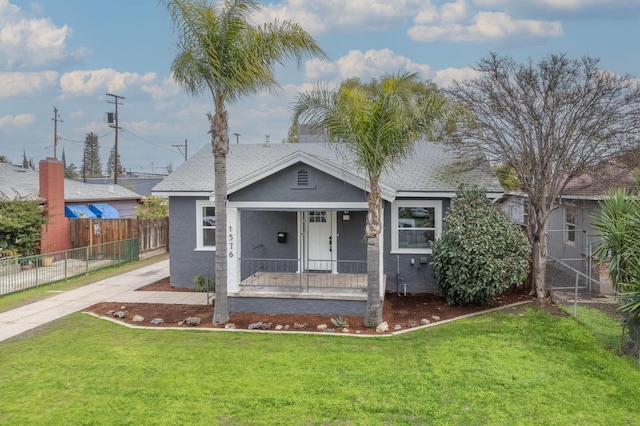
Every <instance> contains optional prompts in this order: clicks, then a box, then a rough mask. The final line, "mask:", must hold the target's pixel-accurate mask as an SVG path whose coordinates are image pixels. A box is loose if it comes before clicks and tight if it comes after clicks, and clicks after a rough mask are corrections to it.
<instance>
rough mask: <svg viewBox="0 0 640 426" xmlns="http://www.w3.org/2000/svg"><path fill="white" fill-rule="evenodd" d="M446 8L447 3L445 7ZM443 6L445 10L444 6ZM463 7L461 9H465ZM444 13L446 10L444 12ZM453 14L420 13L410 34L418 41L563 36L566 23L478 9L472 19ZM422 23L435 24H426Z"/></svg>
mask: <svg viewBox="0 0 640 426" xmlns="http://www.w3.org/2000/svg"><path fill="white" fill-rule="evenodd" d="M443 8H444V6H443ZM443 8H441V9H443ZM461 10H462V9H459V11H461ZM443 12H444V13H443ZM445 15H446V16H445ZM453 17H454V15H453V14H452V13H448V14H447V13H446V11H443V10H441V11H440V15H439V16H438V17H437V19H436V17H434V16H433V13H432V11H429V13H428V16H426V15H419V16H418V17H417V18H416V23H417V25H415V26H414V27H412V28H410V29H409V30H408V31H407V33H408V35H409V37H411V38H412V39H414V40H417V41H437V40H446V41H456V42H463V41H471V42H484V41H490V40H494V41H499V40H509V39H513V38H514V37H559V36H561V35H562V23H561V22H559V21H543V20H533V19H513V18H512V17H511V16H509V15H507V14H506V13H504V12H478V13H476V14H475V15H473V17H471V18H469V19H468V18H466V15H465V13H462V12H461V14H460V15H459V16H458V19H453ZM421 22H425V23H429V22H432V23H433V25H429V24H423V23H421Z"/></svg>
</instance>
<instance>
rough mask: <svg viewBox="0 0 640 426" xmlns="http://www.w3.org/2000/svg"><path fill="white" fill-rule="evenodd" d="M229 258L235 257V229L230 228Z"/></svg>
mask: <svg viewBox="0 0 640 426" xmlns="http://www.w3.org/2000/svg"><path fill="white" fill-rule="evenodd" d="M229 257H233V228H232V227H231V226H229Z"/></svg>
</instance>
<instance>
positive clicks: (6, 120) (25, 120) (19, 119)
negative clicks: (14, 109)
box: [0, 114, 36, 127]
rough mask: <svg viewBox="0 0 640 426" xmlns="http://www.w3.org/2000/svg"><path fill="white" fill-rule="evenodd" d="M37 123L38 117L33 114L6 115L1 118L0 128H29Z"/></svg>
mask: <svg viewBox="0 0 640 426" xmlns="http://www.w3.org/2000/svg"><path fill="white" fill-rule="evenodd" d="M35 121H36V116H35V115H33V114H18V115H5V116H4V117H0V127H10V126H12V127H27V126H30V125H32V124H33V123H35Z"/></svg>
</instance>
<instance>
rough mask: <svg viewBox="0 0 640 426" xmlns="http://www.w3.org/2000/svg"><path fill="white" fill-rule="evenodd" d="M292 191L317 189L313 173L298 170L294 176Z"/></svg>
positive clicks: (306, 170)
mask: <svg viewBox="0 0 640 426" xmlns="http://www.w3.org/2000/svg"><path fill="white" fill-rule="evenodd" d="M291 189H316V185H315V182H314V179H313V172H312V171H309V169H298V170H297V171H296V172H295V174H293V176H292V182H291Z"/></svg>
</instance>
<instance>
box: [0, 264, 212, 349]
mask: <svg viewBox="0 0 640 426" xmlns="http://www.w3.org/2000/svg"><path fill="white" fill-rule="evenodd" d="M168 276H169V260H163V261H160V262H158V263H154V264H152V265H147V266H144V267H142V268H139V269H136V270H133V271H130V272H127V273H124V274H121V275H117V276H114V277H111V278H107V279H105V280H102V281H98V282H95V283H93V284H89V285H86V286H84V287H80V288H78V289H75V290H71V291H67V292H63V293H60V294H58V295H56V296H53V297H50V298H48V299H45V300H41V301H39V302H35V303H32V304H29V305H25V306H22V307H20V308H16V309H13V310H11V311H7V312H2V313H0V342H2V341H4V340H7V339H9V338H11V337H14V336H17V335H19V334H21V333H24V332H25V331H28V330H31V329H34V328H36V327H39V326H41V325H43V324H46V323H48V322H51V321H54V320H57V319H59V318H62V317H64V316H67V315H69V314H72V313H74V312H78V311H81V310H83V309H85V308H88V307H89V306H91V305H94V304H96V303H100V302H121V303H168V304H189V305H206V304H207V295H206V293H197V292H173V291H135V290H136V289H138V288H140V287H144V286H146V285H148V284H151V283H153V282H155V281H158V280H160V279H162V278H165V277H168Z"/></svg>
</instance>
